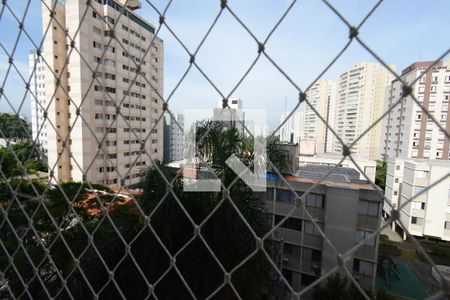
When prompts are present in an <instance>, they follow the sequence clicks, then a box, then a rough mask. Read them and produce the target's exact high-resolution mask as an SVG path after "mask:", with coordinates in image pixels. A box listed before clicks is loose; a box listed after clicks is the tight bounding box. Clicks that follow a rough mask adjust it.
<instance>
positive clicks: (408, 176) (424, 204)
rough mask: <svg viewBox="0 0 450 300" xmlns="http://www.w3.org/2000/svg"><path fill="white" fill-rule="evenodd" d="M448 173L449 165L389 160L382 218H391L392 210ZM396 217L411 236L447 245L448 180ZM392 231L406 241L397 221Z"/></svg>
mask: <svg viewBox="0 0 450 300" xmlns="http://www.w3.org/2000/svg"><path fill="white" fill-rule="evenodd" d="M449 173H450V163H449V162H447V161H442V160H430V159H403V158H395V157H391V158H389V161H388V169H387V177H386V188H385V196H386V198H387V200H385V203H384V207H383V210H384V215H385V217H386V218H387V217H389V216H390V215H391V206H392V207H393V208H395V209H398V208H399V207H400V206H402V205H404V203H406V202H407V201H408V200H409V199H411V198H412V197H413V196H414V195H416V194H418V193H419V192H421V191H423V190H424V189H425V188H427V187H429V186H430V185H431V184H432V183H434V182H435V181H437V180H439V179H440V178H442V177H444V176H446V175H447V174H449ZM389 203H390V204H391V205H389ZM399 213H400V220H401V221H402V223H403V224H404V225H405V227H406V228H405V229H407V230H408V231H409V232H410V233H411V234H412V235H415V236H419V237H428V238H433V239H441V240H446V241H450V177H448V176H447V178H446V179H444V180H443V181H441V182H440V183H439V184H437V185H434V186H433V187H432V188H430V189H429V190H428V191H427V192H424V193H423V194H421V195H419V196H417V197H415V198H414V199H413V201H411V202H409V203H408V204H406V205H405V206H404V207H402V208H401V209H400V211H399ZM392 227H393V229H394V230H395V231H397V232H398V233H399V234H400V235H401V236H402V237H403V238H404V239H406V233H405V231H404V229H403V227H401V226H400V224H399V222H398V221H396V222H394V223H393V224H392Z"/></svg>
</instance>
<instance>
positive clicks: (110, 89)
mask: <svg viewBox="0 0 450 300" xmlns="http://www.w3.org/2000/svg"><path fill="white" fill-rule="evenodd" d="M105 90H106V91H107V92H108V93H111V94H115V93H116V89H115V88H113V87H109V86H107V87H105Z"/></svg>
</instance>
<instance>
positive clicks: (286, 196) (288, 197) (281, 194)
mask: <svg viewBox="0 0 450 300" xmlns="http://www.w3.org/2000/svg"><path fill="white" fill-rule="evenodd" d="M277 201H278V202H284V203H294V202H295V197H294V195H293V193H292V192H291V191H290V190H281V189H279V190H277Z"/></svg>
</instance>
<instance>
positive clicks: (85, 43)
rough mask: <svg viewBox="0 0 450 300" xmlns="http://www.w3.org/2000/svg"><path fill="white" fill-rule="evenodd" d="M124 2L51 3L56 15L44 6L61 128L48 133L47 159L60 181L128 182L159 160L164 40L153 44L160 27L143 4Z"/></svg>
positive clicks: (50, 92)
mask: <svg viewBox="0 0 450 300" xmlns="http://www.w3.org/2000/svg"><path fill="white" fill-rule="evenodd" d="M124 2H126V1H125V0H120V1H118V0H95V1H89V3H90V5H89V6H88V5H87V2H86V1H79V0H66V1H56V3H55V0H46V5H47V6H48V7H54V6H55V14H54V15H53V18H51V17H50V15H49V12H48V9H47V7H46V6H45V5H43V8H42V10H43V14H42V15H43V28H44V30H45V29H46V28H47V26H49V31H48V33H47V34H46V35H45V39H44V49H45V51H44V59H45V60H46V61H47V63H48V64H49V65H50V69H49V68H47V69H45V94H46V101H47V102H48V103H50V98H53V101H51V104H50V106H49V109H48V120H49V121H50V122H52V123H53V124H54V126H55V128H56V130H48V131H47V140H48V145H47V146H48V160H49V164H50V165H53V164H56V167H55V169H54V176H55V178H56V179H58V180H71V179H72V180H87V181H91V182H96V183H102V184H111V185H119V184H125V185H130V184H134V183H137V182H138V181H139V177H140V175H141V172H142V170H141V169H142V168H144V167H145V166H146V165H149V164H150V163H151V160H150V158H149V156H150V157H152V158H153V159H160V160H161V159H162V156H163V150H162V147H163V130H162V126H163V122H159V123H158V124H157V120H158V118H159V117H160V115H161V113H162V100H161V99H160V97H159V96H158V93H159V95H162V93H163V42H162V40H160V39H155V40H154V43H153V44H152V45H150V44H151V41H152V40H153V38H154V33H155V28H154V27H153V26H152V25H151V24H149V23H148V22H147V21H145V20H144V19H143V18H142V17H140V16H139V15H137V14H136V13H135V11H134V10H135V9H137V8H139V7H140V3H139V1H129V3H130V4H129V5H127V6H126V7H125V6H124V5H123V4H122V3H124ZM91 6H92V7H91ZM60 26H62V28H61V27H60ZM66 34H67V35H69V36H70V37H71V38H73V40H72V39H70V38H68V37H67V36H66ZM72 47H76V48H77V51H75V50H74V49H72ZM147 49H149V50H148V51H147ZM52 72H54V73H55V74H56V76H57V77H59V78H55V76H54V75H53V73H52ZM155 90H156V91H157V93H156V92H155ZM119 111H120V113H121V115H119V114H118V112H119ZM147 137H148V138H147ZM144 141H145V142H144ZM99 142H100V143H101V144H100V143H99ZM121 179H123V180H124V181H123V182H122V180H121Z"/></svg>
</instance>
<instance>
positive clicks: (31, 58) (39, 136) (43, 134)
mask: <svg viewBox="0 0 450 300" xmlns="http://www.w3.org/2000/svg"><path fill="white" fill-rule="evenodd" d="M28 69H29V72H30V76H31V80H30V100H31V101H30V103H31V131H32V137H33V141H35V142H36V145H38V147H39V148H40V150H41V153H40V154H41V156H43V157H44V159H45V158H46V157H47V125H48V124H47V120H46V118H44V113H45V110H46V108H47V105H48V103H47V101H46V94H45V63H44V62H43V61H42V57H41V56H38V55H37V54H36V52H32V53H30V54H29V55H28Z"/></svg>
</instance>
